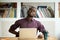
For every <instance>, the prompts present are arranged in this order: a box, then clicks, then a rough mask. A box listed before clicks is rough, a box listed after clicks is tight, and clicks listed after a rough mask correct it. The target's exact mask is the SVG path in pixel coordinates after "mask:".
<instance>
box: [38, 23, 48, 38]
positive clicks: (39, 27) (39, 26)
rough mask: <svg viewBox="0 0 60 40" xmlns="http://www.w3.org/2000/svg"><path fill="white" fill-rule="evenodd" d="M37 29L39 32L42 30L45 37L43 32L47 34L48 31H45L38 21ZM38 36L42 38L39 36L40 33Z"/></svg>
mask: <svg viewBox="0 0 60 40" xmlns="http://www.w3.org/2000/svg"><path fill="white" fill-rule="evenodd" d="M38 30H39V32H42V33H43V35H44V38H45V36H46V35H45V34H47V33H48V31H46V29H45V27H44V25H42V24H41V23H40V22H38ZM38 37H41V38H42V36H40V35H39V36H38Z"/></svg>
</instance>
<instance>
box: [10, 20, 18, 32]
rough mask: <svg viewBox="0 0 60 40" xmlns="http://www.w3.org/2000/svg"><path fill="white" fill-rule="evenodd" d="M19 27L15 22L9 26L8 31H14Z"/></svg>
mask: <svg viewBox="0 0 60 40" xmlns="http://www.w3.org/2000/svg"><path fill="white" fill-rule="evenodd" d="M18 27H19V23H18V21H16V22H15V23H14V24H13V25H11V27H10V30H12V31H15V29H17V28H18Z"/></svg>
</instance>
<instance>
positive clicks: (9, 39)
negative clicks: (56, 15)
mask: <svg viewBox="0 0 60 40" xmlns="http://www.w3.org/2000/svg"><path fill="white" fill-rule="evenodd" d="M0 40H44V38H43V39H38V38H36V39H33V38H29V39H20V38H18V37H0ZM48 40H57V39H56V38H55V37H48Z"/></svg>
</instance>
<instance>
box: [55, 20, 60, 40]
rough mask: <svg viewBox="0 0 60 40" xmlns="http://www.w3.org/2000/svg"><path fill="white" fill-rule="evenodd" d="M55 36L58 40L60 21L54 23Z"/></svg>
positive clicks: (59, 39) (59, 36)
mask: <svg viewBox="0 0 60 40" xmlns="http://www.w3.org/2000/svg"><path fill="white" fill-rule="evenodd" d="M55 25H56V28H55V34H56V37H57V38H58V40H60V21H56V24H55Z"/></svg>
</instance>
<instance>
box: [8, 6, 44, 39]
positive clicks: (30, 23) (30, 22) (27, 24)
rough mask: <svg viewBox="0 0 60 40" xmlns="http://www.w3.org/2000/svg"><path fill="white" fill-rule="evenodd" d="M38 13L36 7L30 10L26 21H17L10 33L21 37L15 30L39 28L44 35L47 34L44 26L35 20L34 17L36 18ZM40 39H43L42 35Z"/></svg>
mask: <svg viewBox="0 0 60 40" xmlns="http://www.w3.org/2000/svg"><path fill="white" fill-rule="evenodd" d="M36 11H37V10H36V8H35V7H31V8H29V10H28V11H27V17H26V18H24V19H20V20H17V21H16V22H15V24H13V25H12V26H11V27H10V29H9V32H11V33H13V34H15V35H16V36H19V32H16V31H15V29H17V28H18V27H20V28H37V30H39V31H40V32H42V33H43V34H44V32H45V28H44V26H43V25H42V24H41V23H40V22H39V21H37V20H35V19H33V17H35V16H36ZM38 37H41V38H42V35H39V36H38Z"/></svg>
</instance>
